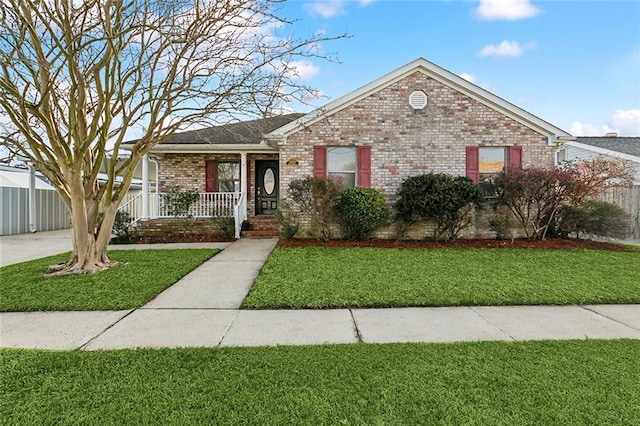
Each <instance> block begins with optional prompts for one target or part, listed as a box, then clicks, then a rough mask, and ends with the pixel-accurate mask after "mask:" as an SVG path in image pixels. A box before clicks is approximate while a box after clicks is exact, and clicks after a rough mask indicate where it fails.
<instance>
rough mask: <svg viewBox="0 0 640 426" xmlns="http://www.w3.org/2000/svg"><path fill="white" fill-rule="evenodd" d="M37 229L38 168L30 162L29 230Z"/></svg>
mask: <svg viewBox="0 0 640 426" xmlns="http://www.w3.org/2000/svg"><path fill="white" fill-rule="evenodd" d="M36 231H37V229H36V168H35V167H34V166H33V164H31V163H29V232H36Z"/></svg>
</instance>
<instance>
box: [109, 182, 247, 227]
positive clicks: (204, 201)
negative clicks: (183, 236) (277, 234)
mask: <svg viewBox="0 0 640 426" xmlns="http://www.w3.org/2000/svg"><path fill="white" fill-rule="evenodd" d="M184 194H187V195H188V197H185V196H184ZM118 211H122V212H125V213H127V214H128V215H129V220H130V222H131V223H132V224H134V223H136V222H138V221H140V220H147V219H175V218H194V219H200V218H221V217H222V218H224V217H228V218H233V219H234V225H235V238H240V233H241V230H242V223H243V222H244V221H245V220H247V218H248V216H247V197H246V193H243V192H204V193H196V192H183V193H179V192H155V193H144V192H143V193H140V194H135V195H132V196H129V197H127V198H126V199H125V200H124V201H123V203H122V204H121V206H120V208H119V209H118Z"/></svg>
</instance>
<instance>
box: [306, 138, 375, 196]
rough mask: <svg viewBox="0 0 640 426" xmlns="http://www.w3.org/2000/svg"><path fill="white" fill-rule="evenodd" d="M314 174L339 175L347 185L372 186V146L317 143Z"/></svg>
mask: <svg viewBox="0 0 640 426" xmlns="http://www.w3.org/2000/svg"><path fill="white" fill-rule="evenodd" d="M313 175H314V176H316V177H323V178H326V177H329V176H339V177H341V178H342V180H343V183H344V185H345V186H346V187H349V186H355V185H356V183H357V184H358V186H362V187H364V188H369V187H370V186H371V146H368V145H362V146H357V147H354V146H343V147H340V146H333V147H328V146H326V145H315V146H314V147H313ZM356 175H357V176H356Z"/></svg>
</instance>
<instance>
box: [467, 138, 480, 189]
mask: <svg viewBox="0 0 640 426" xmlns="http://www.w3.org/2000/svg"><path fill="white" fill-rule="evenodd" d="M466 169H467V170H466V174H467V177H468V178H469V179H471V180H472V181H473V183H478V181H479V180H480V149H479V148H478V147H477V146H468V147H467V168H466Z"/></svg>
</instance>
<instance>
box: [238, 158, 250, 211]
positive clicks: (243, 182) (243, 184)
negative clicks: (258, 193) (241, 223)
mask: <svg viewBox="0 0 640 426" xmlns="http://www.w3.org/2000/svg"><path fill="white" fill-rule="evenodd" d="M247 182H248V176H247V153H246V152H241V153H240V192H242V193H243V194H244V197H245V198H244V199H245V203H244V205H245V209H244V212H243V213H242V214H243V215H244V219H247V217H248V216H247V195H248V194H247V188H248V187H249V185H247Z"/></svg>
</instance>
